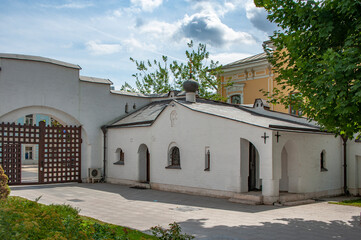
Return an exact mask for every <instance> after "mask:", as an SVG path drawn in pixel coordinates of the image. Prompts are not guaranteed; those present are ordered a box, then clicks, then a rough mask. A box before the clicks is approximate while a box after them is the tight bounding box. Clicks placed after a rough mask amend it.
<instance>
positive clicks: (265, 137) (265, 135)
mask: <svg viewBox="0 0 361 240" xmlns="http://www.w3.org/2000/svg"><path fill="white" fill-rule="evenodd" d="M261 138H263V139H264V144H266V140H267V138H269V136H267V134H266V133H264V134H263V136H261Z"/></svg>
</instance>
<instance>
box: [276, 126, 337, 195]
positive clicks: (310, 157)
mask: <svg viewBox="0 0 361 240" xmlns="http://www.w3.org/2000/svg"><path fill="white" fill-rule="evenodd" d="M275 134H276V132H275V133H274V134H273V135H275ZM280 134H281V137H279V142H278V143H277V142H274V153H275V154H274V158H275V159H276V162H277V165H279V166H280V167H279V168H278V167H277V168H275V169H278V171H277V172H276V176H275V178H278V179H281V176H282V173H284V174H286V173H287V176H288V183H286V182H284V181H281V183H280V185H281V186H282V188H281V190H285V189H284V188H285V187H288V192H291V193H312V192H324V191H331V190H339V189H341V188H342V186H343V181H342V171H343V170H342V148H341V139H340V138H339V137H337V138H335V137H334V136H333V135H331V134H318V133H308V134H302V133H292V132H280ZM323 150H325V152H326V154H325V161H326V168H327V169H328V171H321V165H320V164H321V162H320V154H321V152H322V151H323ZM282 151H285V152H283V154H282ZM282 155H283V158H287V160H286V159H283V160H284V165H285V166H287V170H286V171H285V170H284V169H282V167H281V166H282V161H281V160H282ZM287 185H288V186H287Z"/></svg>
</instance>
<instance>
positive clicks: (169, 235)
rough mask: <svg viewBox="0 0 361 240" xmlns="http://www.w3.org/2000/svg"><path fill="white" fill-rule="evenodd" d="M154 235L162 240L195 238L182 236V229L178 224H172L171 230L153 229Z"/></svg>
mask: <svg viewBox="0 0 361 240" xmlns="http://www.w3.org/2000/svg"><path fill="white" fill-rule="evenodd" d="M151 230H152V233H153V235H154V236H157V237H158V238H159V239H161V240H189V239H193V238H194V237H193V236H191V235H188V234H182V233H181V232H182V229H181V227H180V226H179V225H178V224H177V223H176V222H174V223H170V224H169V229H164V228H162V227H160V226H157V227H152V228H151Z"/></svg>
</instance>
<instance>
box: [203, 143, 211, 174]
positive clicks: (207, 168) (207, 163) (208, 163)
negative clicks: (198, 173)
mask: <svg viewBox="0 0 361 240" xmlns="http://www.w3.org/2000/svg"><path fill="white" fill-rule="evenodd" d="M204 157H205V162H204V171H210V170H211V151H210V148H209V147H206V148H205V156H204Z"/></svg>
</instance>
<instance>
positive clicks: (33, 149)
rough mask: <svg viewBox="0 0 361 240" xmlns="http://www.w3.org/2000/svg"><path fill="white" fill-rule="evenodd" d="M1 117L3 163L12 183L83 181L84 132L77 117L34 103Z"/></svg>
mask: <svg viewBox="0 0 361 240" xmlns="http://www.w3.org/2000/svg"><path fill="white" fill-rule="evenodd" d="M60 119H62V120H60ZM0 120H1V121H0V128H1V130H0V132H2V134H0V164H1V165H2V166H3V168H4V170H5V172H6V173H7V174H8V176H9V184H27V183H58V182H80V181H81V156H82V154H81V152H82V148H81V144H82V135H83V134H84V132H83V131H82V127H76V126H74V125H78V126H79V125H80V124H79V122H78V121H77V120H76V119H75V118H73V117H71V116H70V115H69V114H66V113H64V112H62V111H59V110H57V109H53V108H48V107H44V106H41V107H40V106H31V107H24V108H19V109H16V110H13V111H11V112H8V113H7V114H5V115H3V116H1V117H0ZM1 122H2V123H1ZM69 125H73V126H69Z"/></svg>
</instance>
